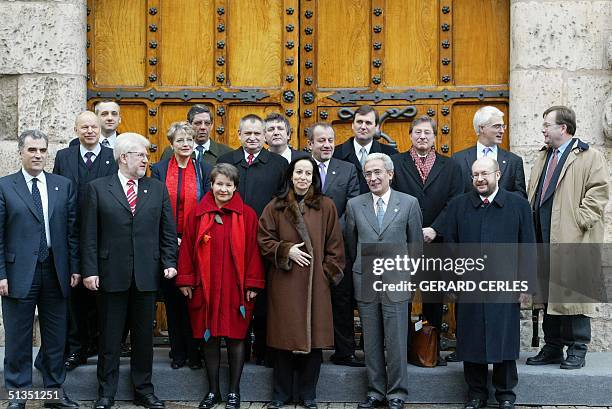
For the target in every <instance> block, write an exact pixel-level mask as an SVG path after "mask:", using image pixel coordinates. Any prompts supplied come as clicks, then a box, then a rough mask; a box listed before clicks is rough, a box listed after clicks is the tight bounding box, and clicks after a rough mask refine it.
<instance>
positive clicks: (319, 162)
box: [312, 156, 331, 169]
mask: <svg viewBox="0 0 612 409" xmlns="http://www.w3.org/2000/svg"><path fill="white" fill-rule="evenodd" d="M312 158H313V159H314V161H315V162H317V166H319V165H320V164H321V163H322V164H324V165H325V169H329V162H330V161H331V158H330V159H327V160H326V161H320V160H318V159H316V158H315V157H314V156H313V157H312Z"/></svg>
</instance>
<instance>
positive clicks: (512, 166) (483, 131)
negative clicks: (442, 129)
mask: <svg viewBox="0 0 612 409" xmlns="http://www.w3.org/2000/svg"><path fill="white" fill-rule="evenodd" d="M505 130H506V125H505V124H504V113H503V112H502V111H500V110H499V109H497V108H495V107H492V106H484V107H482V108H480V109H479V110H478V111H476V114H474V131H475V132H476V135H477V136H478V140H477V142H476V146H472V147H470V148H467V149H464V150H462V151H460V152H457V153H455V154H454V155H453V159H454V160H455V161H456V162H457V163H458V164H459V166H460V167H461V174H462V178H463V184H464V192H470V191H472V189H473V187H472V179H471V178H470V175H471V171H472V163H474V161H475V160H476V159H480V158H483V157H487V158H493V159H495V160H496V161H497V163H499V168H500V171H501V179H500V181H499V187H501V188H502V189H505V190H508V191H510V192H518V193H520V194H521V195H522V196H523V197H525V198H526V197H527V190H526V189H525V171H524V170H523V159H522V158H521V157H520V156H518V155H516V154H514V153H512V152H508V151H506V150H503V149H502V148H500V147H499V145H500V144H501V142H502V138H503V136H504V133H505Z"/></svg>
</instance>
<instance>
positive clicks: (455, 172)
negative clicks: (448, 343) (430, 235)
mask: <svg viewBox="0 0 612 409" xmlns="http://www.w3.org/2000/svg"><path fill="white" fill-rule="evenodd" d="M392 159H393V163H394V167H395V172H394V176H393V182H392V183H391V185H392V186H393V188H394V189H395V190H397V191H399V192H403V193H407V194H409V195H412V196H414V197H416V198H417V200H418V201H419V205H420V207H421V212H422V214H423V227H431V228H433V229H434V230H435V231H436V238H435V240H434V243H441V242H442V241H443V240H442V234H443V231H444V214H445V212H446V206H447V204H448V202H450V200H451V199H452V198H453V197H455V196H458V195H459V194H461V193H463V180H462V179H461V169H460V168H459V165H458V164H457V163H456V162H455V161H453V160H452V159H451V158H447V157H446V156H442V155H439V154H436V160H435V162H434V164H433V167H432V168H431V171H430V172H429V175H428V176H427V179H426V180H425V183H424V184H423V180H422V179H421V176H420V174H419V171H418V170H417V168H416V165H415V164H414V159H413V158H412V156H411V155H410V151H408V152H404V153H400V154H397V155H394V156H393V157H392ZM427 250H428V248H427V246H425V251H426V252H427ZM427 279H432V278H431V277H428V278H427ZM439 295H440V294H439V293H435V294H429V295H424V296H425V299H426V301H431V302H425V303H424V304H423V314H424V315H425V317H426V318H427V320H428V321H429V323H430V324H432V325H433V326H435V327H436V328H438V329H439V328H440V326H441V325H442V304H441V301H442V300H441V299H440V297H438V296H439ZM438 334H440V332H438Z"/></svg>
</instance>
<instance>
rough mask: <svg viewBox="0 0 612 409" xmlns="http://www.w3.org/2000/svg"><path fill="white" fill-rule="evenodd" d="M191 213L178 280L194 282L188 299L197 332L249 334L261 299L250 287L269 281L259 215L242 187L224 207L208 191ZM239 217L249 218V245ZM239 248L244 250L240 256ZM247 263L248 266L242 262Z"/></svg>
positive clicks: (197, 334) (197, 335) (199, 335)
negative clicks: (250, 295)
mask: <svg viewBox="0 0 612 409" xmlns="http://www.w3.org/2000/svg"><path fill="white" fill-rule="evenodd" d="M216 215H219V216H220V218H221V221H222V224H220V223H218V222H217V221H216V220H217V216H216ZM187 217H188V220H187V224H186V225H187V226H188V228H187V229H186V230H185V231H184V232H183V238H182V242H181V246H180V249H179V262H178V275H177V277H176V285H177V286H179V287H183V286H185V287H186V286H190V287H193V288H194V290H193V297H192V299H191V300H189V301H188V304H189V318H190V321H191V328H192V331H193V336H194V338H203V337H204V334H205V332H206V331H207V330H209V331H210V332H209V334H210V336H213V337H219V336H224V337H229V338H233V339H243V338H245V337H246V333H247V329H248V326H249V323H250V321H251V317H252V315H253V307H254V305H255V302H254V301H250V302H247V301H246V296H245V294H244V293H245V291H246V290H247V289H261V288H263V287H264V268H263V262H262V259H261V256H260V254H259V247H258V246H257V225H258V220H257V215H256V214H255V211H254V210H253V209H251V208H250V207H249V206H247V205H246V204H244V202H243V201H242V199H241V198H240V195H239V194H238V192H236V193H234V197H233V198H232V199H231V200H230V201H229V202H228V203H227V204H226V205H225V206H224V207H223V208H221V209H219V208H218V207H217V205H216V203H215V200H214V197H213V195H212V192H208V193H206V195H205V196H204V198H203V199H202V201H201V202H200V203H199V205H198V207H197V208H196V210H195V212H193V213H191V214H190V215H188V216H187ZM237 220H242V221H243V224H244V227H243V229H244V241H243V244H244V248H243V249H241V248H240V247H241V244H238V243H241V241H240V240H238V238H237V231H241V229H242V227H241V228H240V230H237V226H234V225H233V223H236V221H237ZM206 246H208V248H207V249H206ZM203 249H205V250H203ZM204 254H209V255H211V256H210V257H206V256H204ZM238 254H241V256H242V257H240V258H239V259H237V257H239V256H238ZM207 262H208V263H210V267H208V266H207V265H206V263H207ZM241 263H242V265H243V266H244V267H243V268H242V270H243V271H240V268H239V267H238V264H241ZM207 286H208V287H209V288H208V290H206V289H205V288H206V287H207ZM241 306H243V307H244V311H245V315H244V316H243V314H242V312H241Z"/></svg>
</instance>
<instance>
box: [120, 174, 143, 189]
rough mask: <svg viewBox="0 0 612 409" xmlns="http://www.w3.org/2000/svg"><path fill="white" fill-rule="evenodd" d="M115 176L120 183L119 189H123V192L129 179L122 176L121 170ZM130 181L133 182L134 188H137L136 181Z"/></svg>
mask: <svg viewBox="0 0 612 409" xmlns="http://www.w3.org/2000/svg"><path fill="white" fill-rule="evenodd" d="M117 175H118V176H119V182H121V187H123V189H124V190H125V186H127V182H128V180H130V179H128V178H126V177H125V176H123V173H121V169H119V171H117ZM132 180H133V181H134V183H135V185H136V188H138V179H132Z"/></svg>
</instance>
